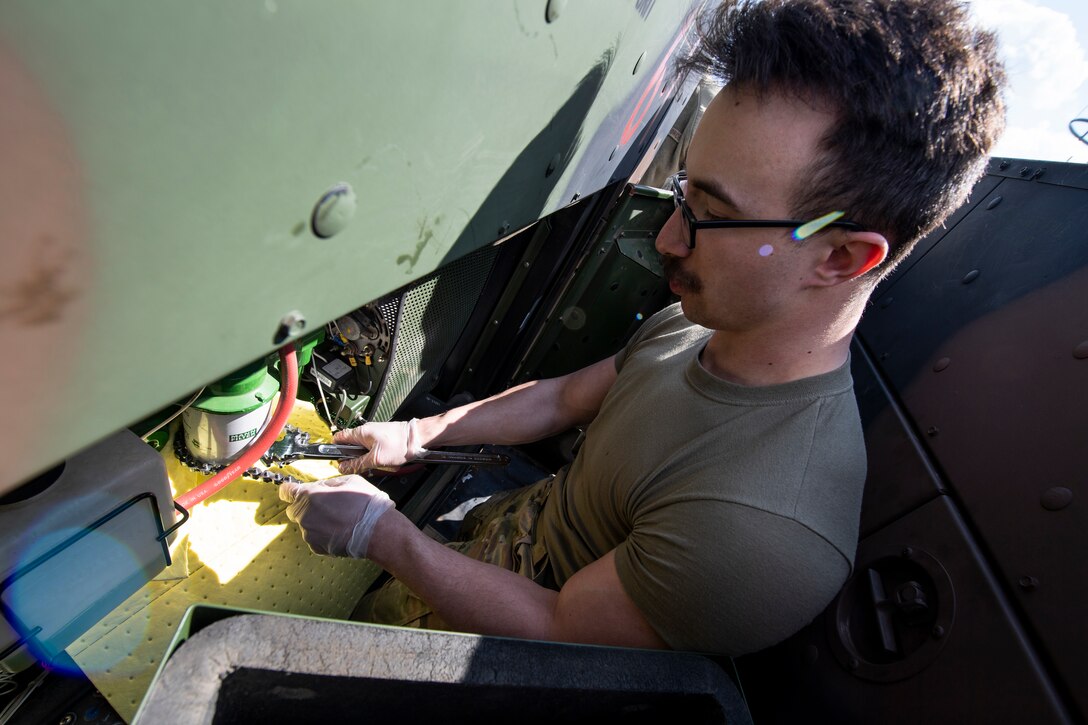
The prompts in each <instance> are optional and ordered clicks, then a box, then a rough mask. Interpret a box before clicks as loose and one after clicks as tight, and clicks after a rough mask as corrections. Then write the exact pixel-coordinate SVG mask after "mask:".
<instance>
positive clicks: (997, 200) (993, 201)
mask: <svg viewBox="0 0 1088 725" xmlns="http://www.w3.org/2000/svg"><path fill="white" fill-rule="evenodd" d="M1001 201H1002V199H1001V197H1000V196H995V197H994V198H993V199H990V203H989V204H987V205H986V210H987V211H989V210H990V209H993V208H994V207H995V206H997V205H998V204H1000V203H1001Z"/></svg>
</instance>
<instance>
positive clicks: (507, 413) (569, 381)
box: [416, 358, 616, 448]
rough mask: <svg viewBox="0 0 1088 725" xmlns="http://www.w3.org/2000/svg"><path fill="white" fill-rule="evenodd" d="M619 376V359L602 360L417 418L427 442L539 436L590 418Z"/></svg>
mask: <svg viewBox="0 0 1088 725" xmlns="http://www.w3.org/2000/svg"><path fill="white" fill-rule="evenodd" d="M615 379H616V367H615V361H614V360H613V359H612V358H608V359H605V360H601V361H600V362H597V363H595V364H593V365H590V366H588V367H585V368H582V369H581V370H578V371H576V372H574V373H571V374H569V375H564V376H563V377H560V378H550V379H547V380H536V381H533V382H530V383H525V384H523V385H518V386H517V387H514V388H510V389H509V390H506V391H504V392H502V393H499V394H498V395H494V396H492V397H490V398H488V399H486V400H481V401H478V402H475V403H469V404H468V405H463V406H461V407H460V408H454V409H453V410H451V411H448V412H446V413H443V414H442V415H437V416H434V417H432V418H425V419H423V420H421V421H419V422H418V423H417V424H416V433H417V435H418V436H419V437H418V439H417V442H418V443H419V444H420V445H422V446H424V447H431V448H436V447H438V446H443V445H447V446H448V445H468V444H473V443H501V444H507V445H516V444H518V443H528V442H531V441H536V440H540V439H541V438H546V437H547V436H550V435H553V434H555V433H560V432H562V431H565V430H568V429H570V428H572V427H574V426H576V425H580V424H583V423H588V422H590V421H591V420H593V418H594V417H595V416H596V415H597V411H598V410H600V407H601V403H602V401H603V400H604V397H605V395H606V394H607V393H608V390H609V388H610V387H611V386H612V383H613V382H614V381H615Z"/></svg>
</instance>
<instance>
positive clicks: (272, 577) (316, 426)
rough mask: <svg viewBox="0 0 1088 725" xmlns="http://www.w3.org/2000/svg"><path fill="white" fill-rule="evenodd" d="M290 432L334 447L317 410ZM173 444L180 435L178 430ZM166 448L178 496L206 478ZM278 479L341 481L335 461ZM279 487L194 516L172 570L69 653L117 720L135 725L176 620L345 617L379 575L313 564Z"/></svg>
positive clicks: (232, 489) (239, 492) (226, 500)
mask: <svg viewBox="0 0 1088 725" xmlns="http://www.w3.org/2000/svg"><path fill="white" fill-rule="evenodd" d="M289 425H292V426H294V427H296V428H298V429H300V430H303V431H306V432H308V433H309V434H310V438H311V440H312V441H313V442H328V441H330V440H331V436H330V432H329V428H328V426H327V425H326V424H325V423H324V421H322V420H321V418H320V417H318V415H317V413H316V411H315V410H314V408H313V406H312V405H310V404H308V403H305V402H303V401H298V402H297V403H296V404H295V407H294V410H293V411H292V413H291V417H290V420H289ZM175 435H177V432H176V431H175ZM173 450H174V446H173V441H172V440H171V442H170V443H169V444H168V445H166V446H164V448H163V451H162V455H163V458H164V460H165V461H166V468H167V473H168V474H169V476H170V482H171V486H172V488H173V494H174V496H178V495H180V494H182V493H184V492H186V491H189V490H191V489H193V488H195V487H196V486H197V485H199V484H200V483H203V482H204V481H205V480H207V479H208V478H209V476H206V475H204V474H200V473H197V472H195V471H192V470H190V469H189V468H188V467H186V466H185V465H184V464H182V463H180V462H179V461H178V460H177V459H176V458H175V456H174V453H173ZM275 470H277V471H279V472H281V473H286V474H289V475H291V476H294V477H295V478H297V479H300V480H303V481H317V480H320V479H323V478H331V477H333V476H337V475H340V474H339V471H338V470H337V469H336V466H335V465H333V463H332V462H330V461H317V460H304V461H296V462H294V463H292V464H289V465H285V466H281V467H277V468H276V469H275ZM286 506H287V504H285V503H283V502H282V501H280V499H279V493H278V491H277V490H276V485H275V484H272V483H264V482H262V481H254V480H251V479H248V478H240V479H238V480H236V481H234V482H232V483H231V484H229V485H228V486H227V487H226V488H224V489H223V490H222V491H219V492H218V493H217V494H215V495H214V496H211V497H210V498H208V499H207V500H206V501H204V502H203V503H201V504H199V505H197V506H196V507H194V508H193V510H192V511H190V514H191V517H190V519H189V521H188V522H187V523H186V524H185V525H184V526H182V527H181V528H180V529H179V530H178V534H177V539H176V540H175V541H174V542H173V544H172V546H171V557H172V559H173V564H172V565H171V566H170V567H168V568H167V569H165V570H164V571H163V572H162V573H161V574H160V575H159V576H158V577H156V579H155V580H154V581H151V582H148V583H147V584H146V585H145V586H144V587H143V588H141V589H140V590H139V591H137V592H136V593H135V594H133V595H132V596H131V597H129V598H128V599H127V600H126V601H125V602H123V603H122V604H121V605H120V606H118V607H117V608H116V609H114V610H113V611H112V612H111V613H110V614H108V615H107V616H106V617H105V618H103V619H102V620H101V621H100V622H99V623H98V624H96V625H95V626H94V627H92V628H91V629H90V630H88V631H87V632H86V633H85V634H84V635H83V636H82V637H80V638H79V639H78V640H76V641H75V642H73V643H72V644H71V645H70V646H69V647H68V650H67V651H68V654H69V655H71V656H72V658H73V659H74V660H75V661H76V663H77V664H78V665H79V666H80V667H81V668H82V669H83V671H84V672H85V673H86V674H87V676H88V677H89V678H90V679H91V682H93V683H94V685H95V687H97V688H98V689H99V691H101V692H102V694H103V695H104V696H105V697H106V699H107V700H109V702H110V704H111V705H112V706H113V708H114V709H115V710H117V712H118V714H120V715H121V716H122V717H124V718H125V719H126V720H131V719H132V717H133V716H134V715H135V713H136V709H137V707H138V706H139V704H140V701H141V700H142V699H143V696H144V693H145V692H146V691H147V688H148V686H149V685H150V684H151V679H152V677H153V676H154V674H155V672H156V670H157V669H158V666H159V663H160V661H161V660H162V657H163V654H164V653H165V651H166V647H167V646H168V645H169V644H170V641H171V640H172V639H173V637H174V633H175V631H176V629H177V625H178V622H179V620H180V619H181V616H182V614H184V613H185V610H186V609H188V608H189V606H190V605H192V604H202V603H203V604H220V605H226V606H235V607H242V608H246V609H258V610H265V611H269V612H288V613H292V614H301V615H311V616H318V617H329V618H340V619H342V618H347V616H348V615H349V614H351V611H352V609H353V608H354V607H355V604H356V602H357V601H358V600H359V598H360V597H361V596H362V594H363V592H364V591H366V588H367V587H368V586H370V584H371V582H373V580H374V579H375V578H376V577H377V575H378V573H379V571H380V570H379V569H378V567H377V566H375V565H374V564H372V563H370V562H369V561H366V560H361V561H359V560H353V559H342V558H337V557H329V556H316V555H314V554H313V553H312V552H311V551H310V550H309V548H308V547H307V546H306V544H305V543H304V542H303V541H302V536H301V534H300V532H299V530H298V527H297V526H296V525H295V524H293V523H291V522H290V521H288V520H287V517H286V515H285V514H284V509H285V508H286Z"/></svg>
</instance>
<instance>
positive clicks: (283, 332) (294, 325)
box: [272, 310, 306, 345]
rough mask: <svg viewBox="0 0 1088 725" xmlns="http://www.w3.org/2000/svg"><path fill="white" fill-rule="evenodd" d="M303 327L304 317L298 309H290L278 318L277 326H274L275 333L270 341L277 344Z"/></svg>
mask: <svg viewBox="0 0 1088 725" xmlns="http://www.w3.org/2000/svg"><path fill="white" fill-rule="evenodd" d="M305 329H306V318H305V317H303V316H302V313H301V312H299V311H298V310H291V311H290V312H288V313H287V314H286V315H284V316H283V318H282V319H281V320H280V324H279V327H277V328H276V334H274V335H273V336H272V343H273V344H274V345H279V344H281V343H283V342H286V341H287V339H288V338H290V337H292V336H294V335H297V334H298V333H300V332H302V331H303V330H305Z"/></svg>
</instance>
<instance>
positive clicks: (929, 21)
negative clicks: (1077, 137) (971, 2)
mask: <svg viewBox="0 0 1088 725" xmlns="http://www.w3.org/2000/svg"><path fill="white" fill-rule="evenodd" d="M700 37H701V42H700V43H699V44H698V45H697V47H696V48H695V49H694V50H693V51H692V52H691V53H690V54H689V55H688V56H687V57H686V58H685V59H684V60H682V61H681V62H680V69H681V70H682V71H691V70H694V71H696V72H700V73H703V74H706V75H710V76H712V77H715V78H717V79H718V80H720V81H723V82H726V83H732V84H736V85H737V86H739V87H741V88H744V89H749V90H752V91H754V92H756V93H758V94H763V93H767V92H769V91H773V92H786V93H793V94H796V95H799V96H801V97H803V98H808V99H811V100H813V101H823V102H825V103H827V102H829V103H830V104H831V106H832V107H833V109H834V110H835V112H836V114H837V117H838V120H837V122H836V123H835V124H834V125H833V126H832V128H831V129H830V130H829V131H828V133H827V135H826V136H825V137H824V139H823V142H822V146H823V153H822V154H820V157H819V160H818V161H817V162H816V163H815V164H814V166H813V168H811V169H810V170H809V175H808V177H807V178H805V179H800V180H798V183H797V184H796V185H795V191H794V212H795V213H796V214H797V216H798V218H812V217H815V216H819V215H821V214H826V213H827V212H828V211H832V210H842V211H844V212H846V214H847V215H848V216H849V217H850V218H851V219H853V220H854V221H857V222H858V223H860V224H862V225H863V226H865V227H866V228H869V229H873V230H875V231H879V232H881V233H883V234H884V235H885V236H887V237H888V241H889V243H890V245H891V253H890V254H889V262H887V263H885V270H886V271H887V270H891V269H892V268H893V267H894V266H895V264H897V263H898V262H899V260H901V259H902V258H903V257H904V256H906V254H907V253H908V252H909V251H910V249H911V248H912V247H913V246H914V244H915V243H916V242H917V241H918V239H919V238H921V237H922V236H924V235H925V234H926V233H928V232H930V231H931V230H933V229H934V228H935V227H937V226H938V225H939V224H941V223H942V222H943V221H944V220H945V219H946V218H947V217H948V215H949V214H951V213H952V212H953V211H955V209H956V208H957V207H958V206H960V204H962V203H963V202H964V200H965V199H966V198H967V194H968V192H969V191H970V190H971V187H972V186H973V185H974V183H975V182H976V181H977V180H978V178H979V177H980V176H981V175H982V173H983V171H984V170H985V165H986V159H987V156H988V154H989V152H990V149H991V148H992V147H993V144H994V143H995V142H996V140H997V138H998V136H1000V134H1001V132H1002V131H1003V130H1004V126H1005V103H1004V99H1003V96H1002V92H1003V88H1004V84H1005V72H1004V68H1003V66H1002V64H1001V61H1000V60H999V59H998V57H997V41H996V39H995V37H994V35H993V34H992V33H989V32H986V31H984V30H981V29H980V28H978V27H977V26H976V25H975V24H974V23H973V22H972V20H971V17H970V15H969V13H968V10H967V8H966V6H965V5H964V4H963V3H961V2H957V1H956V0H725V1H724V2H723V3H722V4H721V5H720V6H718V7H717V8H713V9H712V10H711V11H710V12H709V13H708V14H706V15H704V16H703V17H702V18H701V22H700ZM722 132H723V133H725V132H727V131H724V130H723V131H722ZM886 271H885V273H886Z"/></svg>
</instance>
